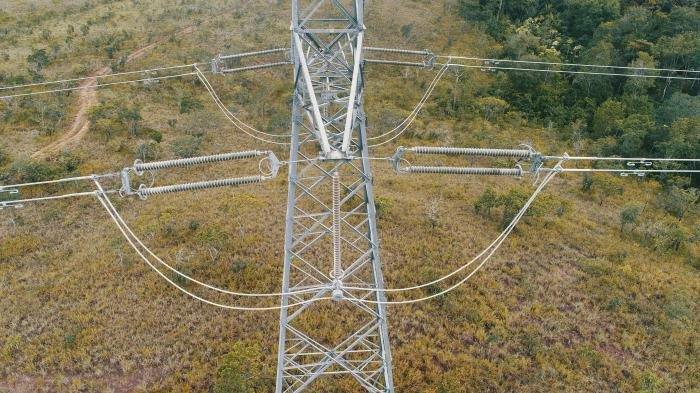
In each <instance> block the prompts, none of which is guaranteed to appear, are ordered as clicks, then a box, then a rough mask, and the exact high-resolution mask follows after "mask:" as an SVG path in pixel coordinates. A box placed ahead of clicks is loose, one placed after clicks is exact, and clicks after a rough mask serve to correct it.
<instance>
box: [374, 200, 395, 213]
mask: <svg viewBox="0 0 700 393" xmlns="http://www.w3.org/2000/svg"><path fill="white" fill-rule="evenodd" d="M374 206H375V208H376V210H377V218H380V217H383V216H384V215H385V214H386V213H387V212H388V211H389V209H391V207H392V206H393V202H392V201H391V199H389V198H383V197H375V198H374Z"/></svg>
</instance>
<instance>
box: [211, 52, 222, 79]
mask: <svg viewBox="0 0 700 393" xmlns="http://www.w3.org/2000/svg"><path fill="white" fill-rule="evenodd" d="M223 70H224V62H223V60H221V54H218V55H216V57H215V58H213V59H212V60H211V72H212V73H214V74H219V75H223V73H224V71H223Z"/></svg>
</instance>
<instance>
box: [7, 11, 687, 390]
mask: <svg viewBox="0 0 700 393" xmlns="http://www.w3.org/2000/svg"><path fill="white" fill-rule="evenodd" d="M290 3H291V2H289V1H278V0H276V1H272V0H265V1H243V0H211V1H206V2H205V1H196V0H178V1H164V0H153V1H143V0H129V1H109V0H99V1H98V0H66V1H60V2H58V1H48V0H35V1H31V2H26V1H18V0H3V1H1V2H0V86H8V85H15V84H23V83H40V82H42V81H50V80H56V79H66V78H74V77H87V76H94V75H96V73H98V72H99V71H100V70H101V69H103V68H105V67H109V69H111V70H112V71H113V72H125V71H132V70H140V69H148V68H154V67H159V66H163V65H179V64H191V63H195V62H208V61H209V60H210V59H211V58H213V57H214V56H216V55H217V54H218V53H222V52H223V53H235V52H241V51H247V50H253V49H255V48H269V47H279V46H283V45H286V44H287V43H288V42H289V19H290V12H291V10H290ZM366 8H367V9H366V13H367V16H366V21H365V23H366V25H367V28H368V32H367V34H368V36H367V38H366V41H367V45H371V46H387V47H402V48H410V49H423V48H429V49H431V50H433V51H434V52H436V53H440V54H455V55H467V56H478V57H495V58H497V57H505V58H510V59H526V60H543V61H554V62H574V63H595V64H613V65H618V66H644V67H655V68H683V69H686V68H693V67H694V68H695V69H697V68H698V67H700V12H699V11H698V5H697V1H693V0H678V1H675V0H648V1H642V0H640V1H627V0H563V1H556V2H549V1H542V0H523V1H512V0H504V1H500V0H446V1H428V0H420V1H412V0H405V1H397V0H385V1H369V2H367V6H366ZM142 48H146V50H145V51H143V52H139V55H138V56H132V58H131V59H130V58H129V56H130V55H133V54H134V53H135V52H137V51H138V50H139V49H142ZM202 67H206V65H203V66H202ZM434 74H435V70H416V69H402V68H399V69H396V68H391V67H385V66H376V67H369V66H368V67H367V79H368V81H367V86H366V91H367V93H366V94H367V96H366V106H367V112H368V118H369V122H370V133H371V134H372V135H379V134H381V133H383V132H385V131H386V130H388V129H391V128H393V127H394V126H395V125H396V124H397V123H399V122H401V121H402V120H403V118H405V117H406V116H407V115H408V114H409V113H410V111H411V110H412V109H413V107H414V105H415V103H417V102H418V100H419V99H420V97H421V96H422V94H423V92H424V91H425V89H426V88H427V86H428V84H429V82H430V81H431V80H432V78H433V76H434ZM139 75H141V74H139ZM144 77H148V75H144ZM211 81H212V84H213V85H214V87H215V88H216V89H217V91H218V92H219V94H220V95H221V97H222V99H223V100H224V102H226V104H227V105H228V106H229V107H231V108H234V109H233V110H234V112H235V113H237V114H238V115H240V117H241V118H242V119H244V120H246V121H249V122H251V123H252V124H253V125H255V126H256V127H258V128H260V129H264V130H268V131H270V132H280V133H282V132H287V129H288V127H289V124H290V110H289V107H290V102H291V90H292V82H291V72H290V71H289V70H286V71H285V70H273V71H269V70H268V71H262V72H259V73H247V74H236V75H229V76H212V77H211ZM62 86H75V85H74V84H70V83H66V84H65V85H62ZM35 90H38V89H35ZM699 90H700V81H698V80H695V81H671V80H653V79H641V78H639V79H631V78H630V79H627V78H620V77H614V78H611V77H605V76H591V75H577V76H568V75H554V74H539V73H525V72H484V71H481V70H479V69H470V70H466V71H464V72H460V73H452V72H450V73H448V74H447V75H446V77H445V78H443V80H442V81H441V82H440V84H439V86H438V87H437V89H436V91H435V94H434V95H433V97H432V98H431V100H430V101H429V103H428V105H427V107H426V109H425V111H424V112H423V113H422V114H421V115H420V116H419V117H418V119H417V121H416V122H415V123H414V125H413V126H412V127H411V128H410V129H409V130H408V131H407V132H406V134H404V135H403V136H402V137H401V138H399V139H398V140H396V141H395V142H394V143H392V144H388V145H385V146H383V147H381V148H379V149H376V150H375V151H374V152H373V155H375V156H377V157H386V156H390V155H391V154H393V152H394V150H395V149H396V147H397V146H401V145H404V146H413V145H425V144H428V145H448V146H475V147H503V148H510V147H514V146H517V145H519V144H520V143H529V144H532V145H533V146H535V147H536V148H538V149H539V150H541V151H543V152H545V153H551V154H561V153H563V152H565V151H568V152H569V153H570V154H582V155H583V154H590V155H618V156H654V157H656V156H668V157H676V158H698V157H699V156H700V98H699V97H698V92H699ZM6 92H7V91H5V90H0V95H4V94H5V93H6ZM93 98H94V99H91V101H90V103H89V105H88V106H83V105H82V104H81V103H82V102H84V100H85V98H84V97H81V95H80V93H79V92H75V91H73V92H61V93H55V94H50V95H39V96H31V97H20V98H13V99H6V100H0V184H11V183H16V182H25V181H37V180H45V179H51V178H57V177H66V176H74V175H87V174H93V173H107V172H114V171H117V170H119V169H121V168H123V167H125V166H130V165H131V164H132V163H133V161H134V160H135V159H137V158H139V159H143V160H155V159H169V158H174V157H188V156H192V155H197V154H201V153H220V152H225V151H240V150H247V149H252V148H255V149H263V148H264V149H269V148H271V149H272V150H274V151H275V153H276V154H277V155H278V156H279V157H286V156H287V155H288V152H287V151H286V150H285V148H284V147H276V146H273V147H270V146H264V145H262V144H261V143H259V142H256V141H254V140H251V139H250V138H248V137H246V136H245V135H243V134H241V133H240V132H238V131H237V130H236V129H235V128H234V127H233V126H232V125H231V124H230V123H228V122H227V120H226V118H225V117H224V116H223V115H222V114H221V113H220V112H219V111H218V108H217V107H216V106H215V105H214V104H213V102H212V101H211V98H210V97H209V95H208V93H207V91H206V90H205V89H204V87H203V86H202V85H201V84H200V83H199V82H198V81H197V80H196V79H195V78H194V77H192V76H185V77H182V78H179V79H170V80H164V81H160V82H158V83H141V84H135V85H118V86H112V87H109V88H103V89H99V90H97V91H96V93H95V95H94V97H93ZM80 108H88V110H87V112H85V114H84V117H85V119H84V121H85V123H84V124H86V127H88V128H87V132H86V133H85V134H84V135H81V136H80V137H77V138H74V140H73V141H71V143H69V144H66V145H65V146H64V145H60V146H62V147H61V148H60V149H58V151H55V152H53V151H51V152H49V153H47V154H41V155H36V154H35V153H37V152H39V151H42V149H45V148H46V147H47V146H51V145H53V144H55V143H57V142H60V141H62V140H63V139H64V138H66V135H68V134H69V133H71V130H72V129H73V127H74V126H75V122H76V119H79V118H80V113H79V110H80ZM32 156H34V157H32ZM462 164H464V162H462ZM568 165H575V164H568ZM696 169H697V168H696ZM254 170H255V168H254V165H252V166H248V167H245V166H244V165H243V166H241V165H238V164H237V163H236V164H232V165H228V164H222V165H215V166H211V167H207V168H206V169H205V170H204V171H200V170H183V171H173V172H168V173H163V174H159V175H158V178H157V182H158V184H161V185H162V184H171V183H175V182H177V183H179V182H183V181H191V180H201V179H214V178H223V177H229V176H230V175H231V173H234V174H238V173H240V174H250V173H252V171H254ZM373 170H374V176H375V179H374V180H375V185H376V194H377V206H378V211H379V216H380V217H379V233H380V239H381V252H382V260H383V264H384V274H385V278H386V282H387V286H388V287H406V286H411V285H416V284H421V283H424V282H428V281H431V280H433V279H435V278H437V277H440V276H442V275H443V274H446V273H448V272H451V271H452V270H454V269H455V268H457V267H459V266H461V265H462V264H463V263H464V262H466V261H468V260H470V259H471V258H472V257H473V256H474V255H476V254H477V253H478V252H479V251H480V250H481V249H482V248H484V247H486V246H487V245H488V244H489V243H491V241H492V240H493V239H494V238H495V237H496V236H497V235H498V233H500V231H501V230H502V229H503V227H504V223H506V224H507V222H508V220H509V219H510V218H511V217H512V216H513V214H514V212H515V211H517V209H518V208H519V207H520V206H521V205H522V204H523V203H524V202H525V200H526V199H527V197H528V196H529V195H530V193H531V192H532V191H533V186H532V182H531V181H530V179H529V178H525V179H523V180H515V179H500V178H499V179H492V178H466V177H438V176H398V175H396V174H395V173H394V172H393V170H392V168H391V166H390V165H389V164H388V163H386V162H382V161H376V163H375V166H374V169H373ZM699 186H700V178H699V177H697V176H696V177H690V176H663V177H658V176H657V177H648V178H644V179H637V178H622V177H613V176H608V175H594V176H583V175H579V174H564V175H561V176H559V177H557V178H556V179H555V180H554V181H553V182H552V183H551V186H549V187H548V188H547V189H546V190H545V193H544V194H543V196H542V197H541V198H540V199H538V202H537V203H536V204H535V205H534V206H533V209H532V210H531V211H530V214H529V215H528V216H527V217H526V218H525V219H524V221H523V223H522V224H521V225H520V226H519V227H518V228H517V229H516V231H515V232H514V234H513V236H512V237H511V238H509V239H508V240H507V241H506V242H505V243H504V246H503V247H502V248H501V250H499V251H498V253H497V254H495V256H494V258H493V259H492V260H491V262H489V264H487V265H486V266H485V267H484V269H483V270H481V271H480V272H479V273H477V274H476V275H474V277H473V278H472V279H471V280H469V281H468V283H467V284H465V285H464V286H462V287H460V288H459V289H458V290H456V291H454V292H452V293H450V294H448V295H446V296H443V297H440V298H439V299H437V300H435V301H431V302H425V303H420V304H416V305H411V306H392V307H390V308H389V326H390V339H391V345H392V349H393V359H394V379H395V384H396V388H397V391H398V392H428V393H461V392H482V391H522V392H541V391H619V392H692V391H698V390H700V382H698V381H700V346H699V344H698V343H700V301H699V294H700V219H699V218H700V200H699V199H700V192H699V191H698V187H699ZM90 187H91V185H90V184H89V183H86V184H83V185H68V186H53V187H45V188H41V189H34V190H29V191H28V192H27V193H24V194H23V196H25V197H29V196H33V195H40V194H44V193H47V192H48V193H52V192H54V193H57V192H67V191H70V190H86V189H90ZM286 195H287V193H286V171H283V173H281V175H280V177H279V178H278V179H277V180H275V181H273V182H270V183H266V184H263V185H258V186H253V187H248V188H239V189H220V190H213V191H205V192H197V193H187V194H178V195H170V196H162V197H153V198H151V199H149V200H148V201H140V200H136V199H119V198H116V200H115V202H116V205H117V208H118V209H119V210H120V212H122V213H123V215H124V217H125V219H126V220H127V221H128V222H129V224H131V225H132V226H133V228H134V230H135V232H136V233H137V234H139V235H140V236H142V237H143V238H144V239H145V241H146V243H147V244H148V245H149V246H151V247H153V249H154V251H155V252H156V253H157V254H158V255H160V256H162V257H163V259H165V260H166V261H168V262H171V263H173V264H174V265H175V266H176V267H178V268H179V269H181V270H182V271H184V272H185V273H187V274H190V275H193V276H195V277H197V278H198V279H200V280H202V281H206V282H208V283H211V284H214V285H218V286H222V287H226V288H231V289H235V290H239V291H245V292H276V291H278V290H279V286H280V282H281V275H282V256H283V238H284V210H285V207H286ZM0 197H6V196H4V195H2V194H0ZM172 278H175V277H174V276H173V277H172ZM180 284H183V285H186V284H185V283H180ZM447 284H449V285H451V283H446V285H445V287H447ZM186 287H187V288H188V289H192V290H194V289H195V288H194V287H192V286H190V285H186ZM435 290H436V288H433V287H431V288H427V290H426V291H425V292H424V293H423V295H425V294H429V293H431V291H435ZM207 295H209V294H207ZM219 300H226V299H219ZM228 300H229V301H231V300H235V299H228ZM276 303H277V300H276V299H272V300H270V301H269V302H268V303H267V304H265V305H275V304H276ZM244 304H245V305H253V303H252V302H247V303H244ZM258 304H259V303H258ZM0 310H2V312H0V392H5V391H7V392H35V391H67V392H89V391H144V392H146V391H148V392H155V391H178V392H179V391H182V392H187V391H191V392H199V391H213V392H246V393H249V392H253V393H262V392H270V391H272V389H273V386H274V371H275V366H276V351H277V348H276V347H277V328H278V317H279V316H278V313H277V312H265V313H244V312H233V311H227V310H221V309H217V308H214V307H211V306H208V305H205V304H203V303H199V302H197V301H195V300H193V299H191V298H188V297H186V296H184V295H183V294H181V293H180V292H178V291H176V290H175V289H173V288H172V287H170V286H168V284H167V283H166V282H164V281H163V280H162V279H161V278H160V277H159V276H158V275H157V274H155V273H154V272H152V271H151V270H150V269H149V268H148V266H146V265H145V264H144V263H142V261H141V260H140V259H139V258H138V256H137V255H136V254H134V253H133V251H132V250H131V249H130V248H129V247H128V245H127V244H126V242H125V241H124V240H123V239H122V238H121V236H120V233H119V232H118V230H117V228H115V227H114V226H113V225H112V223H111V221H110V219H109V216H108V215H107V214H106V212H105V211H104V210H103V209H102V207H101V206H100V205H99V203H98V202H97V201H96V200H94V199H91V198H89V197H88V198H84V199H76V200H69V201H56V202H50V203H42V204H38V205H31V206H30V205H27V206H26V207H25V208H24V209H9V210H2V211H0ZM332 318H333V315H325V316H319V319H321V320H320V321H319V324H321V323H322V322H326V323H324V325H329V323H328V321H330V320H332ZM313 388H314V390H313V391H318V392H328V393H331V392H338V393H339V392H359V391H360V390H359V388H358V387H357V386H356V385H355V384H354V382H353V381H352V380H349V379H338V380H335V381H330V382H329V383H325V384H322V383H317V384H316V385H314V386H313Z"/></svg>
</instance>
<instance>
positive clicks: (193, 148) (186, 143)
mask: <svg viewBox="0 0 700 393" xmlns="http://www.w3.org/2000/svg"><path fill="white" fill-rule="evenodd" d="M201 146H202V138H201V137H200V136H190V135H187V136H182V137H179V138H177V139H175V140H174V141H173V142H172V143H171V144H170V150H171V151H172V152H173V154H175V156H177V157H180V158H187V157H193V156H195V155H196V154H197V153H198V152H199V148H200V147H201Z"/></svg>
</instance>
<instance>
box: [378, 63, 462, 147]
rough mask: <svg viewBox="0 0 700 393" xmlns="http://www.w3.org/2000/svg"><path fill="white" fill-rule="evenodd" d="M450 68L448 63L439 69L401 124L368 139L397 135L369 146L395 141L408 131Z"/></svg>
mask: <svg viewBox="0 0 700 393" xmlns="http://www.w3.org/2000/svg"><path fill="white" fill-rule="evenodd" d="M448 69H449V67H448V66H447V65H444V66H443V67H442V68H441V69H440V71H438V73H437V75H435V78H433V80H432V82H431V83H430V85H428V88H427V89H426V91H425V94H423V97H422V98H421V100H420V101H418V104H417V105H416V106H415V107H414V108H413V110H412V111H411V113H410V114H409V115H408V117H406V118H405V119H404V120H403V121H402V122H401V123H399V125H397V126H396V127H394V128H393V129H391V130H389V131H387V132H385V133H383V134H381V135H377V136H373V137H368V138H367V140H375V139H380V138H383V137H385V136H387V135H391V134H393V133H395V132H396V135H394V136H392V137H391V138H389V139H387V140H385V141H383V142H379V143H375V144H372V145H369V147H378V146H382V145H384V144H387V143H389V142H391V141H393V140H394V139H396V138H398V137H399V136H401V135H402V134H403V133H404V132H406V130H407V129H408V127H410V126H411V124H413V121H414V120H415V119H416V118H417V117H418V114H419V113H420V111H421V110H422V109H423V107H424V106H425V104H426V103H427V102H428V99H429V98H430V95H431V94H432V93H433V91H434V90H435V87H437V85H438V83H439V82H440V80H441V79H442V77H443V76H444V75H445V74H446V73H447V71H448ZM399 129H400V130H399Z"/></svg>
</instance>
